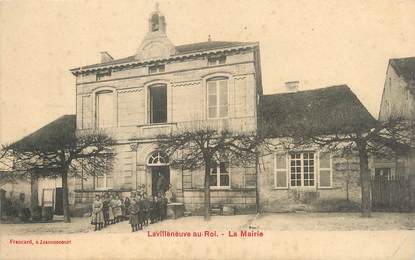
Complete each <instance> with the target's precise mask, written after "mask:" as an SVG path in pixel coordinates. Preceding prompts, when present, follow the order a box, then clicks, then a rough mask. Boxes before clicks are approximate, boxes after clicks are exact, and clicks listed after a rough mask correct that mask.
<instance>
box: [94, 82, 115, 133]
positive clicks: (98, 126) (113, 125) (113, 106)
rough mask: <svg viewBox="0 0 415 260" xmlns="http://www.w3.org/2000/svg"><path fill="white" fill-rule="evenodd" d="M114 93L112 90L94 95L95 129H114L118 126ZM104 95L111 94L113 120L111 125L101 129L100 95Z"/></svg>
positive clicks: (103, 90)
mask: <svg viewBox="0 0 415 260" xmlns="http://www.w3.org/2000/svg"><path fill="white" fill-rule="evenodd" d="M114 93H115V91H114V90H112V89H100V90H99V91H96V92H95V93H94V121H95V122H94V128H95V129H106V128H113V127H115V126H116V124H117V120H116V118H115V116H116V101H115V100H114V96H115V95H114ZM103 94H110V95H111V102H112V119H111V125H108V126H104V127H101V126H100V124H99V113H100V110H99V95H103Z"/></svg>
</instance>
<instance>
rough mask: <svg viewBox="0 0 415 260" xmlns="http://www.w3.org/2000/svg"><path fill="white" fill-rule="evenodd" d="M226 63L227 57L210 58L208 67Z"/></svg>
mask: <svg viewBox="0 0 415 260" xmlns="http://www.w3.org/2000/svg"><path fill="white" fill-rule="evenodd" d="M225 63H226V56H221V57H212V58H208V66H216V65H221V64H225Z"/></svg>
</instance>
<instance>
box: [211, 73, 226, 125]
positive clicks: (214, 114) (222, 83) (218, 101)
mask: <svg viewBox="0 0 415 260" xmlns="http://www.w3.org/2000/svg"><path fill="white" fill-rule="evenodd" d="M228 103H229V102H228V78H225V77H217V78H213V79H209V80H208V81H207V107H208V111H207V112H208V118H224V117H228V112H229V105H228Z"/></svg>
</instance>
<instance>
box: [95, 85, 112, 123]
mask: <svg viewBox="0 0 415 260" xmlns="http://www.w3.org/2000/svg"><path fill="white" fill-rule="evenodd" d="M95 106H96V108H95V111H96V127H97V128H106V127H112V126H113V124H114V98H113V92H112V91H101V92H98V93H97V95H96V104H95Z"/></svg>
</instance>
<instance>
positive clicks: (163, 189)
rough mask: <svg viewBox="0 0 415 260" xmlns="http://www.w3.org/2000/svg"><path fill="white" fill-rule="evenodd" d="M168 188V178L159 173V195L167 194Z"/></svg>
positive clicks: (157, 186)
mask: <svg viewBox="0 0 415 260" xmlns="http://www.w3.org/2000/svg"><path fill="white" fill-rule="evenodd" d="M166 188H167V180H166V177H164V175H163V174H161V173H160V172H159V174H158V177H157V182H156V189H157V193H160V192H161V193H164V192H166Z"/></svg>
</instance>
